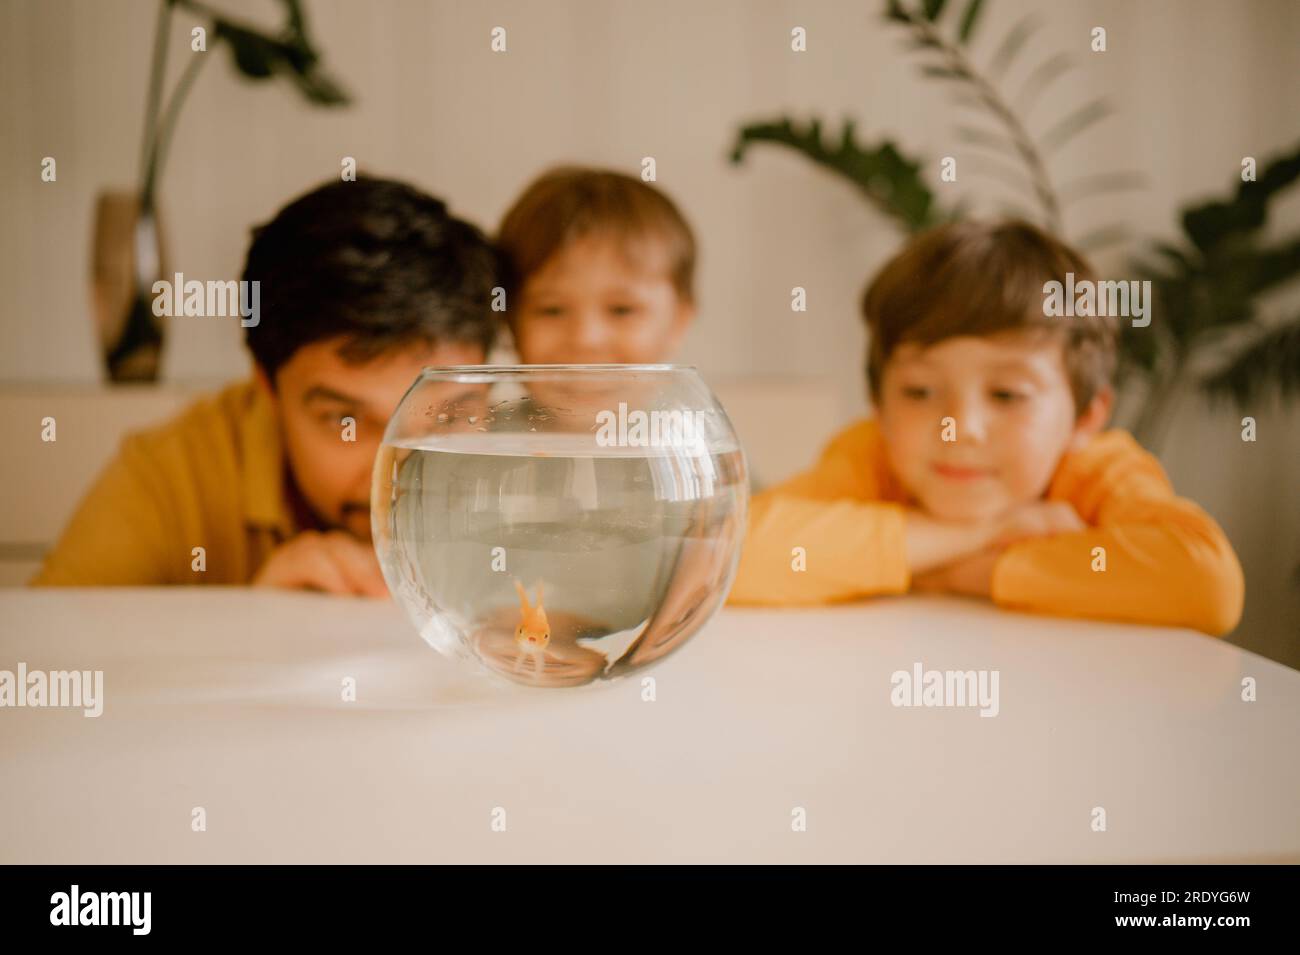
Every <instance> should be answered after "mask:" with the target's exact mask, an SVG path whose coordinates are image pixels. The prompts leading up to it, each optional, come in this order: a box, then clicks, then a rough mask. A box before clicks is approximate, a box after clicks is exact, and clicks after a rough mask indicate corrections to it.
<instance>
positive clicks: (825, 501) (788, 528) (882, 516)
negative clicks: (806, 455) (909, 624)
mask: <svg viewBox="0 0 1300 955" xmlns="http://www.w3.org/2000/svg"><path fill="white" fill-rule="evenodd" d="M867 434H868V431H867V429H866V428H865V427H864V426H863V424H862V423H859V424H856V425H853V426H851V427H849V428H846V429H844V430H843V431H841V432H840V433H839V434H837V435H836V436H835V437H834V438H833V439H832V440H831V441H830V442H829V443H828V444H827V446H826V448H825V449H824V450H823V452H822V454H821V456H820V457H819V458H818V460H817V463H816V464H815V465H813V467H811V468H809V469H808V470H806V471H804V472H802V473H800V474H798V475H796V476H794V477H792V478H789V479H788V480H786V481H784V482H782V483H781V484H778V485H776V486H775V487H772V488H769V489H768V490H766V491H764V492H763V493H762V494H759V495H757V496H756V497H754V498H753V500H752V501H751V502H750V506H749V524H748V527H747V530H746V533H745V542H744V547H743V549H742V551H741V555H740V564H739V566H738V568H737V570H736V578H735V581H734V582H733V583H732V587H731V593H730V595H729V597H728V602H730V603H736V604H769V605H775V604H787V605H792V604H819V603H829V602H832V601H837V600H848V599H852V598H854V597H861V596H865V595H868V594H884V593H902V592H904V591H906V590H907V588H908V586H909V584H910V582H911V575H910V573H909V572H908V569H907V549H906V537H905V532H906V522H905V519H904V510H903V507H902V506H901V505H899V504H894V503H888V502H883V501H879V500H874V498H875V497H876V491H877V489H876V488H875V487H874V485H873V482H872V479H871V476H870V475H871V454H872V451H871V449H870V447H869V444H868V439H867ZM796 548H799V550H796Z"/></svg>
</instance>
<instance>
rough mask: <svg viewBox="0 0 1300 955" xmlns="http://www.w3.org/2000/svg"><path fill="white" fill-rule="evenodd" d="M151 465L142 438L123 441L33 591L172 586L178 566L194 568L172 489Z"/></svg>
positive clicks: (85, 500)
mask: <svg viewBox="0 0 1300 955" xmlns="http://www.w3.org/2000/svg"><path fill="white" fill-rule="evenodd" d="M149 462H150V459H149V456H148V454H147V452H146V451H145V450H144V449H143V448H142V447H141V445H140V443H139V439H138V438H133V437H129V438H127V439H126V440H124V441H123V443H122V447H121V449H120V450H119V452H118V454H117V455H116V457H114V458H113V460H112V461H111V462H110V463H109V465H108V467H107V468H106V469H105V470H104V472H103V473H102V474H101V475H100V476H99V477H98V478H97V479H96V481H95V483H94V485H93V486H92V487H91V489H90V492H89V493H88V494H87V495H86V496H85V497H84V498H83V499H82V501H81V503H80V504H79V505H78V506H77V510H76V511H75V512H74V514H73V516H72V519H71V521H69V522H68V524H67V526H66V527H65V528H64V530H63V533H62V534H61V535H60V538H59V541H58V543H57V544H56V545H55V547H54V549H53V550H52V551H51V552H50V553H49V554H48V555H47V556H46V558H45V563H44V565H43V566H42V567H41V569H40V571H39V572H38V573H37V574H36V576H35V577H33V578H32V579H31V581H29V585H30V586H34V587H40V586H50V587H59V586H63V587H98V586H110V585H126V586H129V585H135V586H148V585H154V584H166V583H171V582H173V573H172V572H173V571H174V569H175V567H176V566H180V565H185V566H187V567H188V560H189V551H188V549H186V548H184V546H183V542H180V541H179V538H178V537H177V534H179V532H180V528H178V527H177V526H176V522H175V520H174V518H173V516H172V515H171V514H170V513H169V503H168V502H169V501H170V495H169V493H168V489H167V488H166V487H163V486H160V481H159V479H158V476H157V475H155V474H153V472H152V469H151V467H150V463H149Z"/></svg>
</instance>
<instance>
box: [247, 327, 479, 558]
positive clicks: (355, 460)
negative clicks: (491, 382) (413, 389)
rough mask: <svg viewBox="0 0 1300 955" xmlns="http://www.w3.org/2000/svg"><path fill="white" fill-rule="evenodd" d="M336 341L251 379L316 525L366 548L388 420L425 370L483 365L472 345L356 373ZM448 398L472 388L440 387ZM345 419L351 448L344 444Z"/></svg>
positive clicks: (395, 356) (382, 360)
mask: <svg viewBox="0 0 1300 955" xmlns="http://www.w3.org/2000/svg"><path fill="white" fill-rule="evenodd" d="M343 344H344V340H343V339H340V338H333V339H327V340H325V341H321V342H314V343H312V344H310V345H306V346H304V347H302V348H300V349H298V350H297V351H296V352H294V353H293V355H292V356H291V357H290V359H289V360H288V361H287V362H285V363H284V364H283V365H281V366H280V368H279V369H277V370H276V372H275V387H274V388H271V387H270V382H269V381H268V380H267V378H266V374H265V372H263V370H262V369H261V368H260V367H259V368H258V369H257V372H256V375H257V379H258V381H259V382H260V383H261V386H262V387H263V388H265V389H267V391H268V392H269V393H270V395H271V401H272V404H273V405H274V407H275V412H276V417H277V418H278V419H279V422H280V432H281V435H282V436H283V440H284V447H285V455H286V458H287V461H288V465H289V469H290V472H291V473H292V475H293V479H294V482H295V484H296V485H297V487H298V490H299V491H300V492H301V494H302V496H303V498H304V499H305V500H306V502H307V504H308V505H309V506H310V507H311V509H312V511H313V512H314V513H315V514H316V517H317V518H318V519H319V520H320V522H321V523H322V524H324V525H326V526H327V527H330V528H339V529H342V530H346V531H348V532H349V533H351V534H352V535H353V536H354V537H356V538H358V539H360V540H365V541H368V540H370V479H371V469H372V468H373V466H374V463H375V455H376V453H377V452H378V450H379V444H380V442H381V441H382V440H383V436H384V429H385V427H386V426H387V425H388V419H389V418H390V417H392V414H393V412H394V411H395V410H396V409H397V405H398V403H399V402H400V401H401V400H402V396H403V395H404V394H406V390H407V389H408V388H410V386H411V384H412V383H413V382H414V381H415V379H416V377H417V376H418V375H419V374H420V371H421V369H423V368H424V366H426V365H470V364H481V363H482V362H483V359H484V357H485V356H484V354H483V349H482V348H481V347H480V346H478V345H471V344H461V343H454V342H450V343H445V344H439V345H434V346H428V345H415V346H410V347H407V348H403V349H400V350H395V351H393V352H391V353H388V354H384V355H380V356H379V357H377V358H376V359H374V360H373V361H369V362H366V363H364V364H359V365H354V364H349V363H347V362H346V361H344V360H343V359H342V358H341V357H340V356H339V354H338V349H339V347H340V346H341V345H343ZM438 387H442V388H445V389H447V390H448V393H447V395H446V397H447V398H451V397H454V395H453V394H452V391H454V390H455V389H456V388H457V387H459V388H461V389H465V388H470V387H472V386H466V385H460V386H457V385H456V384H454V383H451V384H448V385H445V386H438ZM345 417H351V418H352V419H354V420H355V422H356V427H355V438H356V440H354V441H353V440H345V432H344V423H343V421H342V419H343V418H345Z"/></svg>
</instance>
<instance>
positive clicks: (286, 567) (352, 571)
mask: <svg viewBox="0 0 1300 955" xmlns="http://www.w3.org/2000/svg"><path fill="white" fill-rule="evenodd" d="M253 586H254V587H284V588H290V589H298V590H321V591H324V592H325V593H329V594H348V595H353V594H356V595H361V596H366V597H386V596H388V587H387V585H386V584H385V583H384V575H383V572H382V571H381V570H380V569H379V560H378V558H376V557H375V551H374V548H372V547H371V546H370V545H369V544H363V543H362V542H361V541H359V540H357V539H356V538H355V537H352V536H351V535H349V534H345V533H343V532H342V531H327V532H325V533H323V534H322V533H319V532H317V531H303V532H302V533H301V534H299V535H298V536H297V537H295V538H293V539H292V540H290V541H289V542H288V543H286V544H284V545H283V546H281V547H279V548H277V549H276V550H275V551H273V552H272V553H271V556H270V557H268V558H267V561H266V563H265V564H263V565H262V567H261V569H260V570H258V572H257V575H256V576H255V577H254V578H253Z"/></svg>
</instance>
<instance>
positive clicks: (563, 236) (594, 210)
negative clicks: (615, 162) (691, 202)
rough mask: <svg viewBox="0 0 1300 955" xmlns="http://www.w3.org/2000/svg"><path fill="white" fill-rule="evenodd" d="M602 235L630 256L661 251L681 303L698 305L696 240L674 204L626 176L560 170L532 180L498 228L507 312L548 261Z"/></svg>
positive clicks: (577, 170)
mask: <svg viewBox="0 0 1300 955" xmlns="http://www.w3.org/2000/svg"><path fill="white" fill-rule="evenodd" d="M602 233H605V234H608V235H610V236H611V237H613V238H615V239H617V240H619V241H620V242H621V243H622V244H623V246H624V250H625V251H626V252H629V253H633V252H634V251H635V249H636V247H637V246H638V245H639V244H640V243H643V242H645V241H646V240H652V241H654V240H657V241H658V242H660V243H662V247H663V249H664V251H665V252H666V254H667V263H668V274H669V278H670V280H671V281H672V283H673V288H674V290H675V291H676V292H677V297H678V298H679V299H681V300H682V301H683V302H694V301H695V291H694V283H695V236H694V235H693V234H692V233H691V227H690V226H689V225H688V224H687V222H686V218H685V217H684V216H683V215H682V214H681V212H680V211H679V210H678V208H677V206H676V205H674V204H673V201H672V200H671V199H669V198H668V197H667V196H666V195H664V194H663V193H662V192H660V191H659V190H658V189H655V188H654V187H653V186H650V185H648V184H647V183H644V182H642V181H641V180H640V179H635V178H633V177H632V176H626V175H624V174H623V173H618V172H610V171H607V170H601V169H587V168H583V167H579V166H560V167H557V168H555V169H551V170H549V171H548V172H546V173H543V174H542V175H541V176H540V177H539V178H538V179H536V180H534V182H533V183H532V184H531V185H530V186H529V187H528V188H527V189H525V190H524V194H523V195H521V196H520V197H519V198H518V199H517V200H516V201H515V204H514V205H513V206H511V207H510V211H509V212H507V213H506V215H505V218H504V219H502V220H501V229H500V230H499V232H498V235H497V246H498V247H499V248H500V250H501V252H502V253H503V254H504V257H505V259H506V263H507V275H506V286H505V288H506V294H507V301H508V302H510V303H511V308H510V309H509V310H510V311H511V312H512V313H513V302H514V300H515V295H516V294H517V293H518V291H519V290H520V288H521V287H522V286H523V283H524V281H525V280H526V279H527V278H528V276H530V275H532V274H533V273H534V272H536V271H537V270H538V269H539V268H541V267H542V265H543V263H545V262H546V261H547V260H548V259H549V258H551V256H553V255H554V254H555V253H557V252H559V251H561V250H562V249H563V248H564V247H565V246H566V245H568V244H569V243H570V242H573V241H575V240H577V239H580V238H583V237H585V236H588V235H599V234H602Z"/></svg>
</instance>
